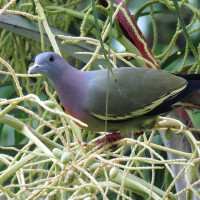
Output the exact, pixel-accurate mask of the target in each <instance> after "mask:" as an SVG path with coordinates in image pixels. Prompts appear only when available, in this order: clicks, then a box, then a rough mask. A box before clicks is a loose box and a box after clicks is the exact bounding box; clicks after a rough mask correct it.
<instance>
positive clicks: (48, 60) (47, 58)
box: [28, 52, 68, 79]
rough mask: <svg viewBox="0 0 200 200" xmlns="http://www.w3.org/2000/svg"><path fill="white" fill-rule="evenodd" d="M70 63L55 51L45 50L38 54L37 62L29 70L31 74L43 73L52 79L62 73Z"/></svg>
mask: <svg viewBox="0 0 200 200" xmlns="http://www.w3.org/2000/svg"><path fill="white" fill-rule="evenodd" d="M66 64H68V63H67V62H66V61H65V60H64V59H63V58H62V57H61V56H60V55H58V54H56V53H54V52H44V53H41V54H39V55H37V56H36V58H35V63H34V65H33V66H31V67H30V68H29V70H28V73H29V74H42V75H44V76H47V77H48V78H50V79H52V78H53V77H55V76H56V74H59V73H62V70H63V68H65V67H66Z"/></svg>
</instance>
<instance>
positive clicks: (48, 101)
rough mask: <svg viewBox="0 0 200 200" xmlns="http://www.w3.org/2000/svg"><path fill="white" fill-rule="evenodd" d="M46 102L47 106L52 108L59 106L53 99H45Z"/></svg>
mask: <svg viewBox="0 0 200 200" xmlns="http://www.w3.org/2000/svg"><path fill="white" fill-rule="evenodd" d="M44 104H45V105H46V106H47V107H49V108H52V109H53V108H55V107H56V106H57V105H56V103H55V102H53V101H51V100H47V101H45V102H44Z"/></svg>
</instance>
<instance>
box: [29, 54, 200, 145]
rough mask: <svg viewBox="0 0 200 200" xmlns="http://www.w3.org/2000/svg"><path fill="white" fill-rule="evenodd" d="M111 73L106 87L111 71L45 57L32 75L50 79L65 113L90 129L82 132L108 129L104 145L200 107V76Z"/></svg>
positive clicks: (38, 60)
mask: <svg viewBox="0 0 200 200" xmlns="http://www.w3.org/2000/svg"><path fill="white" fill-rule="evenodd" d="M112 71H113V74H114V77H115V78H113V76H112V75H111V73H109V81H107V75H108V69H102V70H94V71H81V70H78V69H76V68H74V67H72V66H71V65H70V64H69V63H68V62H66V61H65V60H64V59H63V58H62V57H61V56H60V55H59V54H57V53H54V52H43V53H40V54H38V55H37V56H36V58H35V62H34V65H33V66H31V67H30V68H29V70H28V73H29V74H35V73H38V74H42V75H44V76H46V77H47V78H48V79H49V81H50V82H51V83H52V84H53V86H54V88H55V90H56V92H57V94H58V97H59V99H60V101H61V103H62V105H63V107H64V109H65V111H66V112H67V113H68V114H69V115H71V116H73V117H75V118H77V119H79V120H80V121H82V122H84V123H85V124H87V127H81V128H85V129H87V130H90V131H95V132H100V131H105V123H106V124H107V126H106V131H107V132H110V133H112V134H110V135H107V136H106V137H105V138H104V140H102V141H105V140H106V141H108V142H112V141H115V140H118V139H120V138H124V137H129V138H130V137H133V136H134V134H135V133H140V132H142V131H147V130H150V129H153V128H154V126H155V124H156V120H157V118H158V116H160V115H164V114H166V113H168V112H170V111H172V110H173V109H175V108H177V107H182V106H184V105H195V106H199V105H200V101H199V98H200V96H199V94H200V75H199V74H174V73H171V72H167V71H164V70H159V69H152V68H144V67H143V68H140V67H119V68H113V69H112ZM107 97H108V98H107ZM106 104H107V106H106ZM78 125H79V126H81V125H80V124H78ZM102 141H101V142H102Z"/></svg>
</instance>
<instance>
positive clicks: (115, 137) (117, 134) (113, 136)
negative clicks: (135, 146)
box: [97, 132, 122, 145]
mask: <svg viewBox="0 0 200 200" xmlns="http://www.w3.org/2000/svg"><path fill="white" fill-rule="evenodd" d="M121 139H122V138H121V136H120V132H115V133H111V134H108V135H106V136H105V137H103V138H102V139H101V140H99V141H98V142H97V145H99V144H101V143H104V142H106V143H109V142H115V141H117V140H121Z"/></svg>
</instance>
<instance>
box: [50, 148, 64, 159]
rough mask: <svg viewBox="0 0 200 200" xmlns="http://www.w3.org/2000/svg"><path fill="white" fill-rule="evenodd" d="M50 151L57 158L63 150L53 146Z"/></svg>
mask: <svg viewBox="0 0 200 200" xmlns="http://www.w3.org/2000/svg"><path fill="white" fill-rule="evenodd" d="M52 153H53V155H54V156H55V157H56V158H58V159H60V158H61V157H62V155H63V151H62V150H60V149H58V148H54V149H53V151H52Z"/></svg>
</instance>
